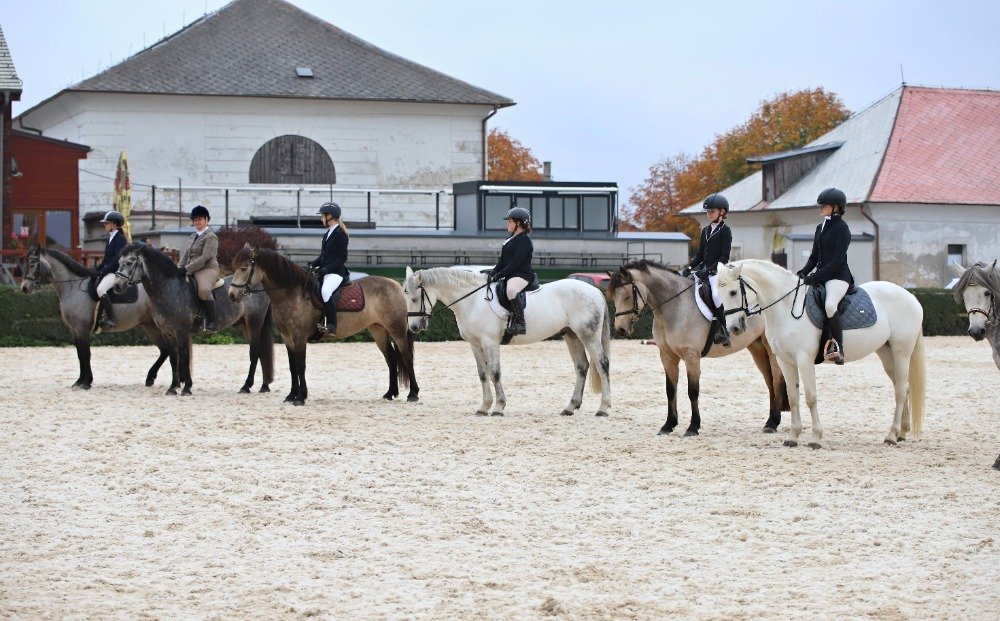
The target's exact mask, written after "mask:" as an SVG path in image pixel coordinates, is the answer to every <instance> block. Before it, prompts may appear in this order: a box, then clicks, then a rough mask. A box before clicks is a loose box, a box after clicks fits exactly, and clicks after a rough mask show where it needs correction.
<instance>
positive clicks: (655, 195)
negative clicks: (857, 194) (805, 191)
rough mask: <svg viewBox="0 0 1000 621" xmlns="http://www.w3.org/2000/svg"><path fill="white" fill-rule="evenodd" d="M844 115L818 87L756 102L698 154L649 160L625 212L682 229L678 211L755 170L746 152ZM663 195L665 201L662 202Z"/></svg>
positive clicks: (803, 136) (802, 135) (770, 147)
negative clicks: (743, 119) (748, 113)
mask: <svg viewBox="0 0 1000 621" xmlns="http://www.w3.org/2000/svg"><path fill="white" fill-rule="evenodd" d="M848 116H850V112H849V111H848V110H847V108H845V107H844V104H843V102H841V101H840V98H839V97H837V95H835V94H834V93H830V92H827V91H826V90H824V89H823V88H815V89H806V90H801V91H797V92H794V93H781V94H779V95H776V96H775V97H773V98H771V99H769V100H767V101H763V102H761V104H760V106H759V107H758V108H757V110H756V111H755V112H754V113H753V114H752V115H751V116H750V118H749V119H748V120H747V122H746V123H744V124H742V125H740V126H738V127H735V128H733V129H731V130H729V131H728V132H726V133H724V134H722V135H720V136H716V138H715V140H714V141H713V142H712V144H710V145H708V146H707V147H705V149H704V150H703V151H702V153H701V155H700V156H698V157H697V158H695V159H689V158H687V157H686V156H684V155H677V156H674V157H672V158H667V159H666V160H664V161H662V162H659V163H657V164H654V165H653V167H651V168H650V169H649V170H650V174H649V177H647V178H646V180H645V181H644V182H643V183H642V185H640V186H638V187H637V188H633V189H632V199H631V203H632V209H631V210H630V211H629V212H628V214H629V216H630V217H631V219H632V221H633V223H634V224H635V226H636V228H637V229H640V230H647V231H657V230H659V231H679V230H683V232H685V233H687V230H685V229H681V228H678V224H677V221H676V220H675V217H676V216H675V215H676V213H677V211H679V210H681V209H684V208H685V207H687V206H689V205H692V204H694V203H697V202H698V201H700V200H701V199H703V198H704V197H705V196H708V195H709V194H711V193H712V192H718V191H720V190H723V189H724V188H726V187H728V186H730V185H732V184H734V183H736V182H737V181H739V180H740V179H742V178H744V177H746V176H747V175H749V174H751V173H752V172H754V171H755V170H756V169H757V168H758V165H756V164H750V163H748V162H747V161H746V160H747V158H748V157H753V156H756V155H764V154H768V153H778V152H781V151H787V150H789V149H797V148H799V147H801V146H803V145H805V144H807V143H809V142H811V141H813V140H815V139H816V138H818V137H820V136H822V135H823V134H825V133H826V132H828V131H830V130H831V129H833V128H834V127H836V126H837V125H839V124H840V123H842V122H843V121H844V120H845V119H847V117H848ZM665 198H670V199H671V200H670V202H668V203H664V202H662V201H663V200H664V199H665ZM695 232H696V234H697V229H695ZM688 234H689V235H690V233H688Z"/></svg>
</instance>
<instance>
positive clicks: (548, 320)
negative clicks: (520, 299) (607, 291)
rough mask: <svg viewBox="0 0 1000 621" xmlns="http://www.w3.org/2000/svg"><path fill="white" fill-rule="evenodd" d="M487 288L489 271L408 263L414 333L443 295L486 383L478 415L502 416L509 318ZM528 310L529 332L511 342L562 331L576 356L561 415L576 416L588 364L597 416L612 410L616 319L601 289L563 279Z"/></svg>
mask: <svg viewBox="0 0 1000 621" xmlns="http://www.w3.org/2000/svg"><path fill="white" fill-rule="evenodd" d="M488 290H489V288H488V287H487V279H486V275H485V274H478V273H474V272H466V271H463V270H456V269H452V268H448V267H436V268H432V269H427V270H420V271H417V272H414V271H413V270H411V269H410V268H409V267H407V268H406V282H405V284H404V285H403V291H404V293H405V295H406V306H407V311H408V312H407V315H408V316H409V327H410V330H411V331H412V332H419V331H421V330H425V329H426V328H427V326H428V324H429V321H430V317H431V315H432V310H433V308H434V304H435V303H437V301H438V300H441V301H442V303H444V304H445V305H446V306H447V307H448V308H450V309H451V310H452V311H453V312H454V313H455V320H456V322H457V323H458V330H459V333H460V334H461V335H462V338H463V339H464V340H465V341H467V342H468V343H469V345H470V346H471V347H472V355H473V356H475V358H476V366H477V367H479V381H480V382H482V385H483V402H482V405H480V406H479V409H478V410H477V411H476V414H477V415H479V416H486V414H487V412H489V413H490V414H491V415H493V416H503V413H504V408H505V407H506V406H507V396H506V395H505V393H504V390H503V385H502V384H501V382H500V339H501V338H502V337H503V332H504V327H505V326H506V320H504V319H501V318H500V317H498V316H497V314H496V313H494V312H493V310H492V309H491V308H490V303H489V301H488V300H487V299H486V291H488ZM524 315H525V319H526V323H527V328H528V329H527V333H526V334H523V335H520V336H515V337H514V338H513V339H512V340H511V344H513V345H521V344H526V343H536V342H538V341H541V340H542V339H545V338H548V337H550V336H552V335H553V334H562V335H563V338H564V339H565V341H566V346H567V347H568V348H569V353H570V356H571V357H572V358H573V364H574V366H575V367H576V387H575V388H574V390H573V397H572V398H571V399H570V401H569V404H568V405H567V406H566V408H565V409H564V410H563V411H562V414H563V415H565V416H571V415H572V414H573V413H575V412H576V410H577V409H579V407H580V404H581V403H582V402H583V386H584V383H585V382H586V379H587V370H588V369H589V370H590V372H591V376H590V386H591V389H592V390H593V391H594V392H595V393H596V392H600V393H601V405H600V408H599V409H598V410H597V416H608V415H609V414H610V413H611V385H610V382H609V379H608V372H609V369H610V358H611V347H610V346H611V320H610V318H609V316H608V306H607V303H606V302H605V301H604V296H603V295H602V294H601V292H600V290H599V289H597V288H596V287H594V286H591V285H588V284H586V283H583V282H580V281H578V280H559V281H556V282H554V283H550V284H547V285H543V286H542V287H541V289H539V290H538V291H537V292H535V293H530V294H529V295H528V304H527V307H526V309H525V311H524ZM588 354H589V356H590V359H589V361H588V358H587V357H588ZM491 379H492V380H493V385H494V387H495V388H496V401H495V403H494V400H493V393H492V392H491V391H490V380H491ZM491 405H492V406H493V411H492V412H490V407H491Z"/></svg>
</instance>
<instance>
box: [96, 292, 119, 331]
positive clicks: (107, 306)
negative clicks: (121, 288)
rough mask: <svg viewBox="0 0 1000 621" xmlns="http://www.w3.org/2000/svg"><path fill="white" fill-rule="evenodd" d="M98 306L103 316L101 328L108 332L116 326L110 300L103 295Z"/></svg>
mask: <svg viewBox="0 0 1000 621" xmlns="http://www.w3.org/2000/svg"><path fill="white" fill-rule="evenodd" d="M100 304H101V311H102V314H103V316H102V317H101V328H104V329H107V330H110V329H112V328H114V327H115V326H116V325H117V324H116V323H115V313H114V310H113V308H114V307H113V306H112V305H111V298H110V297H108V296H107V295H105V296H104V297H102V298H101V302H100Z"/></svg>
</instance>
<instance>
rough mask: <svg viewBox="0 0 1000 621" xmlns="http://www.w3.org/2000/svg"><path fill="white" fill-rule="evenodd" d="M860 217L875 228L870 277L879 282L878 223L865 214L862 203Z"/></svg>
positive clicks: (880, 262)
mask: <svg viewBox="0 0 1000 621" xmlns="http://www.w3.org/2000/svg"><path fill="white" fill-rule="evenodd" d="M861 215H862V216H864V217H865V219H866V220H868V221H869V222H871V223H872V226H873V227H875V273H874V274H872V276H874V279H875V280H880V278H879V271H880V269H879V268H880V267H881V265H882V256H881V254H880V253H879V249H878V241H879V237H878V222H876V221H875V220H873V219H872V217H871V216H869V215H868V214H866V213H865V204H864V203H862V204H861Z"/></svg>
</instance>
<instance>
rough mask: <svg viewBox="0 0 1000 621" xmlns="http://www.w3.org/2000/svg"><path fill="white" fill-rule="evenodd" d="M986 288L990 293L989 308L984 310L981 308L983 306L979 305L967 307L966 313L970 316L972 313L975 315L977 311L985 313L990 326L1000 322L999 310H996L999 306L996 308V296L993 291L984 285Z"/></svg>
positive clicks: (987, 323) (981, 313)
mask: <svg viewBox="0 0 1000 621" xmlns="http://www.w3.org/2000/svg"><path fill="white" fill-rule="evenodd" d="M984 288H985V289H986V291H987V293H989V294H990V306H989V308H987V309H986V310H983V309H981V308H979V307H978V306H977V307H975V308H969V309H966V313H967V314H968V315H969V316H970V317H971V316H972V315H974V314H975V313H979V314H980V315H983V316H985V317H986V325H988V326H992V325H996V324H997V323H1000V316H998V315H997V312H996V310H997V308H996V296H995V295H993V292H992V291H990V290H989V288H988V287H984Z"/></svg>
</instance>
